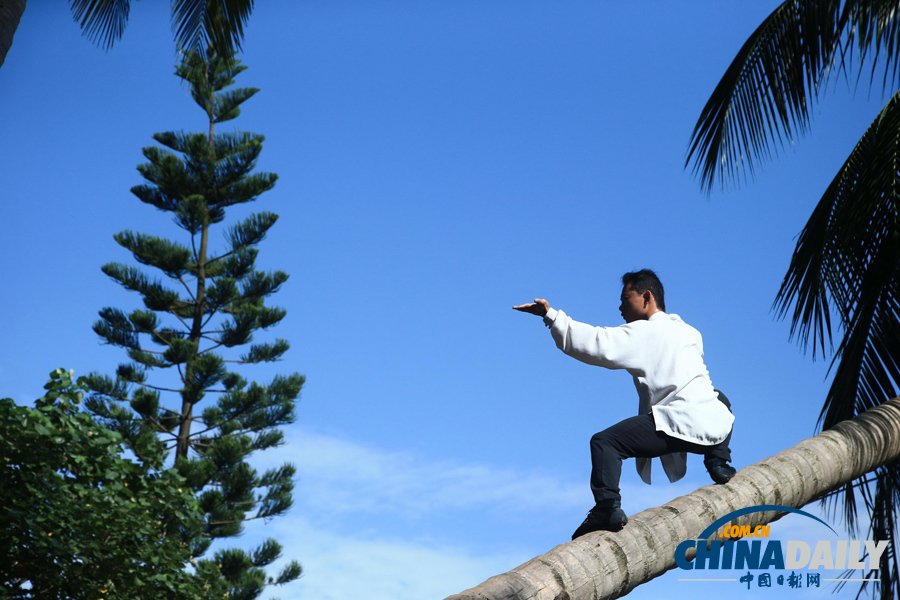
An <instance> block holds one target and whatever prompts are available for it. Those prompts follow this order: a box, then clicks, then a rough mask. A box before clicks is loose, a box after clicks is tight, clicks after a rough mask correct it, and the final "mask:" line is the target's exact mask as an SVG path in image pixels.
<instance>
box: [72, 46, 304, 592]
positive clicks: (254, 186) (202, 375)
mask: <svg viewBox="0 0 900 600" xmlns="http://www.w3.org/2000/svg"><path fill="white" fill-rule="evenodd" d="M244 69H245V67H243V66H241V65H240V64H239V61H237V60H235V59H234V58H233V57H229V58H220V57H219V56H217V55H216V54H215V53H213V52H210V53H208V54H207V55H206V57H205V58H204V57H203V56H201V55H199V54H197V53H188V54H186V55H185V56H184V59H183V61H182V63H181V64H180V65H179V66H178V67H177V69H176V74H177V75H178V76H179V77H180V78H181V79H183V80H184V81H185V82H186V83H187V84H188V85H189V87H190V91H191V97H192V98H193V100H194V101H195V102H196V103H197V104H198V105H199V106H200V107H201V108H202V109H203V112H204V114H205V115H206V123H205V125H206V127H205V130H206V132H207V133H185V132H164V133H158V134H156V135H155V136H154V139H155V140H156V141H157V142H158V143H159V144H160V146H154V147H150V148H145V149H144V156H145V157H146V158H147V160H148V162H147V163H145V164H142V165H140V166H139V167H138V171H139V172H140V173H141V175H143V177H144V179H145V183H143V184H141V185H138V186H135V187H134V188H132V190H131V191H132V192H133V193H134V195H135V196H136V197H137V198H138V199H139V200H141V201H142V202H144V203H147V204H149V205H151V206H153V207H155V208H157V209H158V210H161V211H164V212H167V213H169V214H170V215H171V216H172V219H173V222H174V223H175V225H176V226H177V227H178V228H180V229H181V230H182V236H183V238H182V239H181V240H179V241H173V240H168V239H165V238H161V237H158V236H151V235H147V234H143V233H138V232H133V231H124V232H122V233H119V234H118V235H116V236H115V240H116V241H117V242H118V243H119V245H121V246H122V247H123V248H125V249H126V250H128V251H129V252H130V253H131V255H132V257H133V259H134V261H135V262H136V263H138V264H139V265H141V266H134V265H129V264H119V263H111V264H107V265H105V266H104V267H103V271H104V273H106V274H107V275H108V276H109V277H110V278H111V279H113V280H114V281H116V282H118V283H119V284H120V285H122V286H123V287H124V288H126V289H128V290H131V291H134V292H137V293H138V294H139V295H140V296H141V299H142V301H143V307H142V308H139V309H135V310H132V311H131V312H130V313H129V312H126V311H123V310H120V309H117V308H104V309H102V310H101V311H100V320H98V321H97V322H96V323H95V324H94V331H95V332H96V333H97V335H99V336H100V338H101V339H102V340H103V341H104V342H106V343H108V344H111V345H114V346H118V347H120V348H122V349H124V350H125V352H126V354H127V355H128V358H129V360H130V362H126V363H123V364H121V365H119V367H118V369H117V370H116V377H115V378H112V377H108V376H105V375H101V374H97V373H92V374H91V375H90V376H89V377H88V378H87V379H86V382H87V385H88V386H89V387H90V389H91V391H92V392H93V393H92V394H91V396H90V397H89V398H88V400H87V401H86V403H85V405H86V406H87V407H88V408H89V409H90V410H91V411H93V412H94V414H96V415H97V417H98V418H99V419H100V420H101V421H102V422H103V423H104V424H106V425H108V426H109V427H110V428H112V429H114V430H116V431H118V432H119V433H121V435H122V436H123V439H124V440H125V443H126V444H128V445H129V447H131V448H132V450H133V451H134V452H135V454H136V455H138V456H140V457H141V458H142V459H143V460H145V461H149V462H152V463H153V464H162V463H163V462H164V461H165V460H166V456H167V453H168V452H171V451H174V466H175V469H176V470H177V471H178V472H179V473H180V474H181V475H182V476H183V477H185V483H186V486H187V487H188V488H190V489H191V490H192V491H193V492H195V493H196V494H197V499H198V502H199V505H200V508H201V510H202V512H203V514H204V520H203V536H204V538H205V541H204V542H203V543H197V544H195V545H194V551H195V553H196V555H199V554H201V553H202V552H204V551H205V550H206V548H207V547H208V545H209V541H210V540H212V539H215V538H225V537H233V536H238V535H240V534H241V533H242V531H243V523H244V522H246V521H248V520H252V519H269V518H272V517H276V516H279V515H282V514H284V513H285V512H286V511H287V510H288V509H289V508H290V506H291V503H292V498H291V492H292V488H293V476H294V467H293V466H292V465H290V464H286V465H283V466H281V467H279V468H276V469H271V470H269V471H266V472H265V473H258V472H257V471H256V470H255V469H254V468H253V467H251V466H250V464H249V462H248V461H249V460H250V458H251V455H252V454H253V453H254V452H257V451H260V450H265V449H267V448H272V447H274V446H277V445H279V444H280V443H281V442H282V440H283V436H282V434H281V432H280V431H279V429H278V428H279V427H280V426H282V425H285V424H288V423H291V422H293V421H294V418H295V416H294V405H295V400H296V398H297V397H298V396H299V394H300V389H301V387H302V385H303V381H304V378H303V377H302V376H301V375H299V374H296V373H294V374H290V375H283V376H276V377H275V378H274V379H273V380H272V381H271V382H269V383H250V384H247V382H246V381H245V380H244V379H243V378H242V377H241V376H240V375H239V374H237V373H235V372H233V371H230V370H229V369H230V367H231V366H232V365H242V364H254V363H261V362H273V361H277V360H280V359H281V358H282V357H283V356H284V355H285V353H286V352H287V351H288V349H289V345H288V343H287V342H286V341H285V340H282V339H276V340H275V341H274V342H266V341H261V342H254V337H255V335H257V333H258V332H259V331H260V330H265V329H268V328H269V327H272V326H274V325H276V324H277V323H278V322H279V321H281V319H283V318H284V316H285V314H286V312H285V311H284V309H281V308H278V307H272V306H266V304H265V302H266V300H267V299H268V298H269V297H270V296H271V295H273V294H274V293H276V292H277V291H278V290H279V289H280V287H281V286H282V285H283V284H284V283H285V282H286V281H287V279H288V276H287V275H286V274H285V273H283V272H281V271H273V272H269V273H266V272H261V271H258V270H256V267H255V264H256V257H257V254H258V249H257V248H256V246H257V245H258V244H259V243H260V242H262V241H263V240H264V239H265V237H266V234H267V233H268V232H269V230H270V229H271V227H272V226H273V225H274V224H275V222H276V221H277V220H278V216H277V215H275V214H274V213H271V212H259V213H255V214H251V215H250V216H248V217H245V218H244V219H243V220H241V221H240V222H237V223H234V224H232V225H225V223H224V220H225V217H226V211H227V209H228V208H229V207H231V206H235V205H238V204H244V203H247V202H251V201H254V200H256V199H257V197H259V196H260V195H261V194H262V193H264V192H266V191H268V190H270V189H272V187H273V186H274V184H275V181H276V180H277V176H276V175H275V174H272V173H258V172H253V170H254V168H255V165H256V161H257V159H258V157H259V153H260V151H261V150H262V143H263V141H264V138H263V136H261V135H257V134H252V133H244V132H229V133H220V132H217V131H216V126H217V125H218V124H219V123H222V122H225V121H229V120H232V119H234V118H236V117H237V116H238V115H239V114H240V106H241V104H242V103H243V102H245V101H246V100H248V99H249V98H251V97H252V96H253V95H254V94H256V92H257V90H255V89H227V88H229V87H230V86H231V85H232V84H233V83H234V78H235V76H236V75H237V74H239V73H240V72H242V71H243V70H244ZM217 229H219V230H220V233H221V234H222V235H223V237H224V239H225V241H226V244H225V247H224V248H222V250H221V251H219V252H218V253H216V252H215V251H214V250H213V249H212V248H211V245H210V233H211V232H213V231H216V230H217ZM144 267H150V268H151V269H153V273H152V274H148V273H145V272H144V269H143V268H144ZM241 346H247V348H246V349H245V350H244V351H243V352H239V351H238V350H237V349H238V347H241ZM232 348H234V349H235V350H233V351H232V352H234V355H233V356H228V355H226V354H223V352H227V351H228V350H229V349H232ZM158 370H167V371H168V372H169V373H170V375H169V377H168V379H166V381H169V382H171V381H172V380H173V379H174V380H175V381H177V383H176V384H174V385H173V384H171V383H167V384H166V385H165V386H162V385H156V384H154V383H152V382H153V374H154V373H155V372H156V371H158ZM201 402H203V403H204V406H203V407H202V409H201V407H200V406H198V405H199V404H200V403H201ZM264 548H267V550H265V552H263V551H262V550H260V549H257V550H256V551H255V552H251V553H250V554H247V553H245V552H243V551H241V550H227V551H224V552H225V554H222V557H225V558H227V559H228V560H230V561H233V565H237V566H235V567H234V568H229V569H228V570H226V571H224V572H223V576H224V578H225V581H226V582H227V588H228V590H229V594H230V597H231V598H235V597H241V598H247V599H248V600H250V599H252V598H255V597H256V596H257V595H258V594H259V593H260V591H261V589H262V587H263V586H264V585H266V584H268V583H283V582H286V581H290V580H293V579H295V578H296V577H297V576H299V573H300V570H299V569H300V567H299V565H297V564H296V563H292V564H290V565H288V567H286V568H285V569H284V570H283V571H282V572H281V574H279V575H278V576H277V577H275V578H270V579H267V578H266V577H265V574H264V572H263V570H262V569H263V567H265V566H266V565H268V564H270V563H271V562H273V561H274V560H275V558H276V557H272V558H271V560H262V559H259V560H257V558H253V557H256V556H257V553H259V552H263V554H259V556H267V557H268V556H269V553H271V552H272V549H273V548H280V547H279V546H277V544H276V543H275V542H274V541H271V540H270V541H269V542H266V543H265V544H264ZM279 552H280V550H279ZM204 560H206V559H204ZM222 560H224V558H223V559H222ZM222 560H220V556H219V554H217V555H216V557H215V558H214V559H213V562H212V563H210V564H211V565H213V566H214V565H218V564H220V563H221V562H222ZM229 564H231V563H229ZM198 565H199V566H198V568H199V569H200V570H201V571H203V572H206V571H207V570H208V569H212V568H213V567H212V566H209V565H206V563H205V562H204V561H203V560H201V561H200V562H199V563H198ZM204 565H205V566H204ZM241 565H243V566H241Z"/></svg>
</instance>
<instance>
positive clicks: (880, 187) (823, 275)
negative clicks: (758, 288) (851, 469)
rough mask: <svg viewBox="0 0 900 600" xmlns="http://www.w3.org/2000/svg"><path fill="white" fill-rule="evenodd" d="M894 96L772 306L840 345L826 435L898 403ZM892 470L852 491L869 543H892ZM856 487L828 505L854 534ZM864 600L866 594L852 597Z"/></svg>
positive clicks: (886, 571)
mask: <svg viewBox="0 0 900 600" xmlns="http://www.w3.org/2000/svg"><path fill="white" fill-rule="evenodd" d="M898 132H900V93H898V94H896V95H895V96H894V97H893V98H892V99H891V100H890V102H888V104H887V105H886V106H885V107H884V109H882V111H881V113H880V114H879V115H878V117H877V118H876V119H875V121H874V122H873V123H872V124H871V125H870V126H869V128H868V130H867V131H866V132H865V134H863V136H862V138H860V140H859V142H857V144H856V146H855V147H854V148H853V151H852V152H851V153H850V156H849V158H848V159H847V161H846V162H845V163H844V165H843V166H842V167H841V169H840V171H839V172H838V173H837V175H836V176H835V178H834V179H833V180H832V182H831V184H830V185H829V186H828V188H827V190H826V191H825V194H824V195H823V196H822V199H821V200H820V201H819V204H818V206H817V207H816V209H815V210H814V211H813V214H812V216H811V217H810V220H809V222H808V223H807V224H806V227H805V228H804V229H803V231H802V232H801V234H800V236H799V239H798V242H797V247H796V249H795V250H794V255H793V258H792V259H791V264H790V267H789V269H788V272H787V275H786V276H785V279H784V282H783V283H782V286H781V289H780V291H779V293H778V297H777V299H776V308H777V309H778V311H779V314H780V316H782V317H783V316H785V315H786V314H787V313H788V312H789V311H790V307H791V305H792V304H793V307H794V308H793V312H792V322H791V334H792V336H794V335H797V336H798V337H799V338H801V339H800V341H801V342H802V343H804V344H807V343H809V342H810V341H812V344H813V347H814V349H815V347H816V345H820V346H821V347H822V348H823V350H824V340H825V336H826V334H827V336H828V339H829V342H830V338H831V329H830V316H829V313H830V312H831V311H833V312H834V313H835V314H836V315H838V316H839V318H840V321H841V329H842V330H843V337H842V340H841V343H840V345H839V346H838V348H837V350H836V352H835V354H834V357H833V360H832V365H831V368H832V369H835V367H836V370H835V374H834V379H833V381H832V384H831V386H830V388H829V390H828V394H827V396H826V398H825V403H824V406H823V408H822V412H821V414H820V417H819V420H820V423H821V424H822V426H823V428H824V429H829V428H831V427H833V426H834V425H836V424H837V423H839V422H840V421H843V420H845V419H849V418H852V417H853V416H855V415H857V414H859V413H861V412H864V411H866V410H868V409H870V408H872V407H874V406H876V405H878V404H881V403H883V402H885V401H887V400H888V399H890V398H893V397H894V396H896V395H897V388H898V387H900V135H898ZM898 474H900V465H888V466H886V467H883V468H881V469H879V470H878V472H877V477H876V483H875V486H874V488H875V489H874V490H872V489H870V487H869V486H866V485H863V486H860V489H861V490H862V494H861V495H862V498H863V501H864V503H865V507H866V509H867V511H868V513H869V515H870V516H871V531H872V536H873V538H872V539H875V540H888V541H889V546H888V548H893V544H894V541H895V537H896V534H897V531H896V528H895V519H894V515H895V510H896V509H897V508H898V507H900V475H898ZM854 487H855V485H848V486H845V487H844V488H843V489H842V490H841V493H839V494H837V495H834V496H831V497H830V498H829V499H828V501H829V503H833V504H838V503H842V504H843V513H844V517H845V519H846V522H847V523H848V525H849V526H850V527H851V528H853V527H855V525H856V522H857V517H856V508H857V502H856V497H855V494H854ZM879 567H880V574H879V583H878V585H877V586H876V588H877V589H875V590H873V591H874V592H875V593H877V594H880V595H881V597H882V598H890V597H894V594H895V593H896V592H897V591H898V590H900V566H898V557H897V556H896V555H895V554H893V553H892V551H891V552H889V553H885V554H884V555H883V556H882V563H881V564H880V565H879ZM865 591H866V587H865V585H863V586H862V587H861V588H860V593H864V592H865Z"/></svg>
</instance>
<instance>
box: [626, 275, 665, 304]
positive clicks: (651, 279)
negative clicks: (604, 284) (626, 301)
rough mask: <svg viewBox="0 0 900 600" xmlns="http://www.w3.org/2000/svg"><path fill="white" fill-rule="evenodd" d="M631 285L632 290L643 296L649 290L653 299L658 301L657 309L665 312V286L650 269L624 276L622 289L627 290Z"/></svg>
mask: <svg viewBox="0 0 900 600" xmlns="http://www.w3.org/2000/svg"><path fill="white" fill-rule="evenodd" d="M629 285H630V286H631V289H633V290H634V291H635V292H637V293H638V294H643V293H644V292H646V291H647V290H650V293H651V294H653V299H654V300H656V307H657V308H658V309H659V310H661V311H663V312H665V310H666V295H665V294H666V292H665V290H664V289H663V284H662V282H661V281H660V280H659V277H657V276H656V273H654V272H653V271H651V270H650V269H641V270H640V271H632V272H631V273H625V274H624V275H622V287H623V288H626V287H628V286H629Z"/></svg>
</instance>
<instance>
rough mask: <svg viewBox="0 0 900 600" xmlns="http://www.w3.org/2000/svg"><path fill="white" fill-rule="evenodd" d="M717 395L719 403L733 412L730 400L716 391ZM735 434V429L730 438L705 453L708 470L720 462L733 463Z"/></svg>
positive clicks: (729, 435)
mask: <svg viewBox="0 0 900 600" xmlns="http://www.w3.org/2000/svg"><path fill="white" fill-rule="evenodd" d="M716 393H717V394H718V395H719V401H720V402H721V403H722V404H724V405H725V406H727V407H728V410H729V411H731V402H729V401H728V398H727V397H726V396H725V394H723V393H722V392H721V391H719V390H716ZM733 432H734V428H732V430H731V431H730V432H729V433H728V437H726V438H725V439H724V440H723V441H722V442H720V443H718V444H716V445H715V446H710V447H709V449H708V450H707V451H706V452H705V453H704V457H703V464H704V465H706V468H707V469H709V467H710V464H718V463H720V462H726V463H729V462H731V447H730V445H731V434H732V433H733Z"/></svg>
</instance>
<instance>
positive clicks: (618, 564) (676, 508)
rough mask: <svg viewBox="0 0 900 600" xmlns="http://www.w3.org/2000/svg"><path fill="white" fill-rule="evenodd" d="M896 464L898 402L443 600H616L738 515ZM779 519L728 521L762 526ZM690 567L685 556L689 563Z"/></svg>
mask: <svg viewBox="0 0 900 600" xmlns="http://www.w3.org/2000/svg"><path fill="white" fill-rule="evenodd" d="M898 457H900V398H894V399H893V400H891V401H889V402H886V403H885V404H882V405H880V406H878V407H876V408H873V409H871V410H869V411H867V412H865V413H863V414H861V415H859V416H857V417H856V418H854V419H851V420H848V421H843V422H841V423H838V424H837V425H836V426H835V427H834V428H832V429H830V430H828V431H824V432H822V433H820V434H819V435H817V436H815V437H812V438H809V439H806V440H803V441H802V442H800V443H799V444H797V445H796V446H794V447H793V448H789V449H787V450H784V451H782V452H780V453H778V454H776V455H775V456H772V457H770V458H767V459H765V460H763V461H760V462H758V463H756V464H755V465H750V466H749V467H745V468H744V469H742V470H741V471H740V472H738V474H737V475H736V476H735V477H734V479H732V480H731V482H730V483H729V484H727V485H717V486H707V487H703V488H700V489H699V490H697V491H695V492H693V493H691V494H688V495H687V496H682V497H681V498H676V499H675V500H673V501H672V502H670V503H668V504H666V505H665V506H661V507H659V508H651V509H648V510H645V511H644V512H642V513H639V514H637V515H634V516H633V517H631V518H630V519H629V521H628V525H626V526H625V529H623V530H622V531H619V532H616V533H609V532H596V533H589V534H587V535H585V536H582V537H580V538H578V539H577V540H575V541H572V542H567V543H565V544H561V545H559V546H557V547H556V548H554V549H553V550H551V551H550V552H548V553H547V554H545V555H543V556H538V557H537V558H534V559H532V560H530V561H528V562H527V563H525V564H524V565H521V566H519V567H516V568H515V569H513V570H512V571H510V572H508V573H504V574H502V575H497V576H495V577H492V578H490V579H488V580H487V581H485V582H484V583H482V584H481V585H479V586H477V587H474V588H472V589H469V590H466V591H464V592H462V593H460V594H456V595H453V596H450V597H449V598H447V600H557V599H561V598H565V599H567V600H599V599H608V598H618V597H620V596H624V595H625V594H627V593H628V592H630V591H631V590H632V589H634V588H635V587H637V586H638V585H640V584H642V583H645V582H647V581H649V580H651V579H653V578H654V577H659V576H660V575H662V574H663V573H665V572H666V571H668V570H670V569H673V568H675V558H674V557H675V549H676V547H677V546H678V544H679V543H680V542H682V541H684V540H693V539H697V537H698V536H699V535H700V533H701V532H702V531H703V530H704V529H705V528H706V527H707V526H708V525H710V524H711V523H712V522H713V521H715V520H716V519H718V518H719V517H722V516H725V515H727V514H728V513H730V512H732V511H735V510H738V509H740V508H745V507H751V506H758V505H763V504H777V505H781V506H790V507H793V508H800V507H802V506H804V505H806V504H808V503H809V502H811V501H813V500H815V499H816V498H819V497H821V496H822V495H823V494H825V493H826V492H828V491H830V490H833V489H834V488H836V487H838V486H840V485H842V484H844V483H847V482H849V481H852V480H853V479H856V478H857V477H860V476H861V475H863V474H865V473H867V472H869V471H872V470H874V469H875V468H877V467H879V466H881V465H884V464H886V463H889V462H892V461H894V460H897V458H898ZM782 516H784V513H776V512H759V513H752V514H749V515H746V516H745V517H741V518H738V519H735V520H734V521H733V523H734V524H737V525H751V526H756V525H762V524H765V523H769V522H771V521H774V520H776V519H779V518H781V517H782ZM688 558H690V554H689V555H688Z"/></svg>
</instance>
